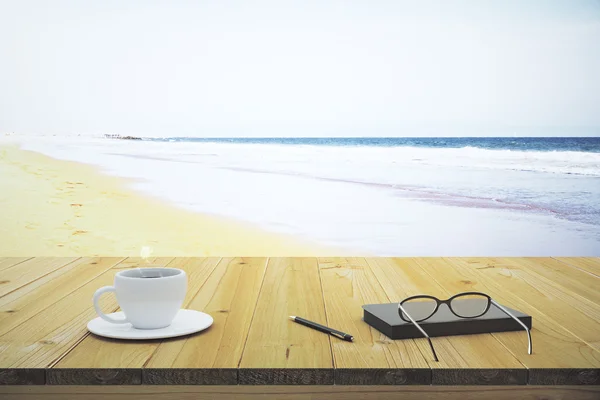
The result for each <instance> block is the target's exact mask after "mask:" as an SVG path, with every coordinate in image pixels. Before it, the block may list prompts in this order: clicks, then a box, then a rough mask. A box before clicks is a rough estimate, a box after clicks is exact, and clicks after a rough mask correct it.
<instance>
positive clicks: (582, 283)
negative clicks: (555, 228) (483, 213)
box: [488, 257, 600, 318]
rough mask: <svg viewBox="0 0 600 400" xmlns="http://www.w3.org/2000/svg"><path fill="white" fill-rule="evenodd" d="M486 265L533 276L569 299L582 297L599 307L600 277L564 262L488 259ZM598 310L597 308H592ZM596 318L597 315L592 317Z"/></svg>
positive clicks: (543, 259) (531, 259)
mask: <svg viewBox="0 0 600 400" xmlns="http://www.w3.org/2000/svg"><path fill="white" fill-rule="evenodd" d="M488 260H489V262H488V264H491V265H495V266H498V265H501V266H502V267H505V268H509V269H512V270H514V269H518V270H520V271H523V272H526V273H527V274H530V275H534V276H535V277H537V278H539V279H540V280H541V281H543V282H545V283H548V284H550V285H554V286H555V287H557V288H558V289H559V290H560V291H561V292H564V293H565V295H567V296H569V297H570V298H571V299H572V298H576V299H580V298H581V297H583V298H584V299H585V300H586V302H592V303H594V304H593V305H592V306H596V305H600V277H596V276H595V275H590V274H589V273H587V272H585V271H583V270H580V269H578V268H573V267H571V266H569V265H568V264H565V263H564V262H561V261H559V260H555V259H553V258H548V257H545V258H542V257H538V258H518V259H515V258H507V257H504V258H494V259H488ZM594 308H596V309H598V307H594ZM592 317H593V318H596V317H597V315H595V314H594V315H592Z"/></svg>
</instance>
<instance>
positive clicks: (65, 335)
mask: <svg viewBox="0 0 600 400" xmlns="http://www.w3.org/2000/svg"><path fill="white" fill-rule="evenodd" d="M24 264H25V263H23V264H21V265H24ZM113 281H114V271H113V270H108V271H106V272H104V273H102V274H101V275H99V276H97V277H96V278H94V279H93V280H91V281H89V282H87V283H86V284H84V285H83V286H80V287H78V288H76V289H74V288H73V287H71V286H70V285H72V286H74V287H76V286H77V285H78V282H74V283H66V284H65V286H64V287H63V290H65V291H66V292H70V293H69V294H68V295H67V296H65V297H63V298H62V299H60V300H59V301H57V302H56V303H54V304H52V305H50V306H49V307H47V308H46V309H44V311H43V312H40V313H38V314H36V315H34V316H33V317H31V318H29V319H28V320H27V321H26V322H25V323H22V324H20V325H18V326H17V327H15V328H14V329H12V330H11V331H9V332H8V333H5V334H4V335H2V336H0V368H48V367H50V366H52V365H53V364H54V363H56V362H57V361H58V360H60V359H61V358H62V357H63V356H64V355H65V354H66V353H67V352H68V351H69V350H70V349H71V348H72V347H74V346H75V345H76V344H78V343H79V342H80V341H81V340H82V339H83V338H85V337H86V336H87V335H88V331H87V328H86V324H87V322H88V321H89V320H91V319H92V318H94V317H95V316H96V312H95V310H94V308H93V305H92V301H91V299H92V295H93V294H94V292H95V291H96V290H97V289H98V288H99V287H102V286H107V285H111V284H112V283H113ZM106 297H108V296H106ZM104 302H105V306H104V307H105V309H108V311H115V310H116V309H117V303H116V300H115V299H113V298H110V297H109V298H107V299H104Z"/></svg>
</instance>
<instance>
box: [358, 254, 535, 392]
mask: <svg viewBox="0 0 600 400" xmlns="http://www.w3.org/2000/svg"><path fill="white" fill-rule="evenodd" d="M367 262H368V264H369V265H370V267H371V269H372V270H373V272H374V273H375V275H376V276H377V278H378V280H379V282H380V283H381V285H382V287H383V289H384V290H385V292H386V293H387V295H388V297H389V298H391V299H394V301H401V300H402V299H404V298H406V297H409V296H414V295H417V294H429V295H432V296H437V297H439V298H441V299H443V298H448V297H450V295H451V293H450V292H449V291H448V290H447V289H446V288H445V287H444V286H442V285H440V284H439V283H437V282H435V281H434V280H432V279H431V277H430V276H429V275H428V274H427V273H426V272H425V271H423V269H422V268H421V267H420V265H419V264H418V263H417V262H416V261H415V260H414V259H410V258H396V259H391V258H368V259H367ZM415 340H416V342H417V344H418V345H419V348H420V350H421V353H422V354H423V355H424V356H425V359H426V360H427V361H428V363H429V365H430V367H431V368H432V374H431V378H432V384H448V383H450V382H453V380H454V379H460V381H454V382H455V383H460V384H486V385H494V384H496V385H511V384H512V385H515V384H525V383H526V382H527V371H526V370H525V367H524V365H523V364H522V363H520V362H519V361H518V360H517V359H516V358H515V357H514V356H513V355H512V354H510V353H509V352H508V351H506V348H505V347H504V346H503V345H502V344H501V343H500V342H499V341H498V340H496V339H495V338H494V337H493V336H492V335H491V334H481V335H464V336H451V337H436V338H434V339H432V342H433V343H434V346H435V349H436V352H437V354H438V358H439V362H435V360H433V355H432V353H431V350H430V348H429V344H428V342H427V340H426V339H425V338H423V339H415ZM457 369H468V373H465V374H457V373H456V370H457Z"/></svg>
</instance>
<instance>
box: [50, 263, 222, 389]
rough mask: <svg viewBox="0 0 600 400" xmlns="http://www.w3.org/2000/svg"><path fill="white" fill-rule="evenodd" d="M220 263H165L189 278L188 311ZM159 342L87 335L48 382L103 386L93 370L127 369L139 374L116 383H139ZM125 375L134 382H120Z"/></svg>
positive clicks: (58, 365) (56, 369)
mask: <svg viewBox="0 0 600 400" xmlns="http://www.w3.org/2000/svg"><path fill="white" fill-rule="evenodd" d="M219 261H220V259H219V258H176V259H174V260H173V261H171V262H170V263H168V265H167V266H168V267H169V268H179V269H182V270H184V271H185V272H186V274H187V275H188V290H187V293H186V297H185V300H184V308H188V305H189V303H190V302H191V300H192V299H193V298H194V296H196V294H197V293H198V291H199V290H200V288H201V287H202V285H203V284H204V283H205V282H206V280H207V279H208V277H209V276H210V274H211V273H212V272H213V270H214V269H215V267H216V265H217V264H218V263H219ZM113 274H114V271H113ZM175 340H176V341H177V340H181V339H175ZM160 343H161V340H148V341H124V340H116V339H108V338H104V337H101V336H96V335H92V334H90V335H88V336H87V337H86V338H85V339H83V340H82V341H81V342H80V343H79V344H78V345H77V346H76V347H75V348H73V349H72V350H71V351H69V353H68V354H66V355H65V356H64V357H63V358H62V359H61V360H60V361H59V362H57V363H56V364H55V365H54V366H53V367H52V369H51V370H49V371H48V380H49V381H50V382H51V383H59V384H61V383H62V384H66V383H70V384H96V383H102V381H97V380H96V379H102V378H103V376H104V375H100V376H97V375H95V374H94V373H93V371H95V370H103V371H104V372H105V373H109V372H110V371H114V372H115V374H116V373H118V372H119V371H121V370H122V369H123V368H127V369H128V370H131V369H138V371H137V372H136V373H135V374H128V375H119V376H121V378H119V380H118V382H121V383H122V384H139V383H140V382H138V377H139V379H141V376H142V373H141V368H142V367H143V366H144V365H145V364H146V363H147V362H148V360H149V359H150V356H151V355H152V353H154V351H155V350H156V349H157V347H158V345H159V344H160ZM77 369H86V370H88V373H86V374H76V373H70V372H73V371H77ZM125 376H128V377H130V378H132V379H133V381H131V382H128V383H125V382H123V379H124V377H125ZM86 379H89V380H86ZM136 382H137V383H136Z"/></svg>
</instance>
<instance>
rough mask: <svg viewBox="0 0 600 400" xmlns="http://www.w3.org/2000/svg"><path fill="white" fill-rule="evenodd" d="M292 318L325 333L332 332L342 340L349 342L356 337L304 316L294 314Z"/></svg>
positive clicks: (331, 333)
mask: <svg viewBox="0 0 600 400" xmlns="http://www.w3.org/2000/svg"><path fill="white" fill-rule="evenodd" d="M290 319H291V320H292V321H294V322H297V323H299V324H300V325H304V326H308V327H309V328H313V329H316V330H318V331H321V332H324V333H328V334H330V335H332V336H335V337H338V338H340V339H342V340H345V341H347V342H351V341H352V340H353V339H354V337H353V336H352V335H349V334H347V333H344V332H341V331H338V330H336V329H331V328H329V327H327V326H324V325H321V324H317V323H316V322H312V321H309V320H307V319H304V318H300V317H296V316H293V315H292V316H290Z"/></svg>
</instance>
